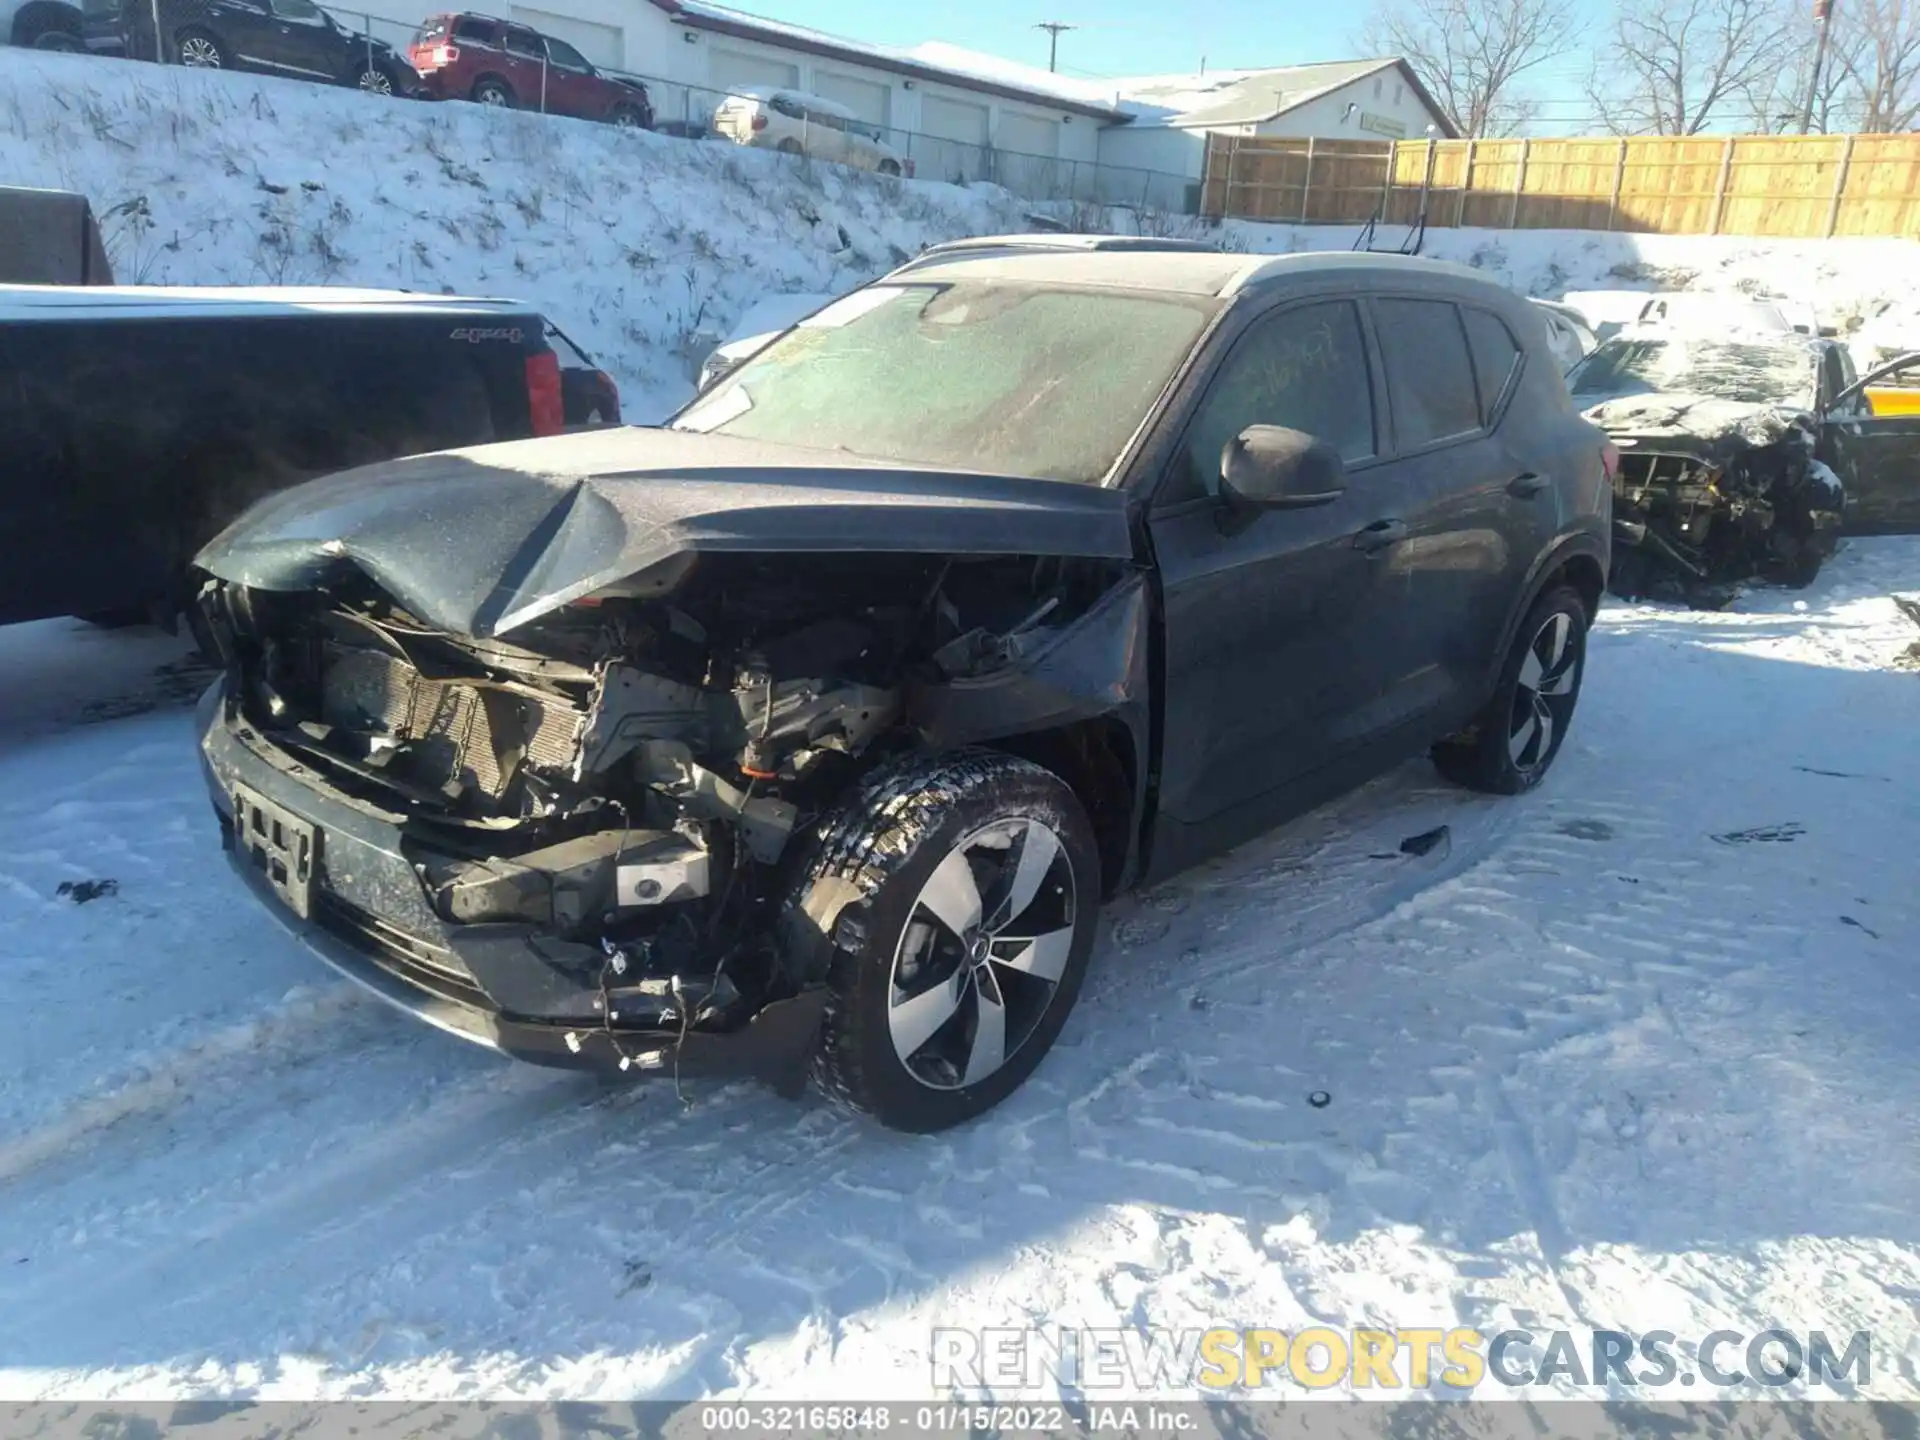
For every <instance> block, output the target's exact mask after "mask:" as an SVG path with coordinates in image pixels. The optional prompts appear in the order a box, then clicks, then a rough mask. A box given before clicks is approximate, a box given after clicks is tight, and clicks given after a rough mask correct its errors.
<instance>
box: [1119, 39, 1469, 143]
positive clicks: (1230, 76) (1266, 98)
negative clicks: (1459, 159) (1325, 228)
mask: <svg viewBox="0 0 1920 1440" xmlns="http://www.w3.org/2000/svg"><path fill="white" fill-rule="evenodd" d="M1396 68H1397V69H1398V70H1399V71H1400V79H1401V80H1402V82H1403V83H1404V84H1405V85H1406V86H1407V88H1408V89H1410V90H1412V91H1413V94H1414V97H1415V98H1416V99H1418V100H1419V101H1420V103H1421V104H1422V105H1423V106H1425V107H1426V109H1427V111H1428V113H1430V114H1431V115H1432V116H1433V120H1434V123H1435V124H1436V125H1437V126H1439V128H1440V132H1441V133H1442V134H1443V135H1446V136H1448V137H1450V138H1452V137H1453V133H1454V132H1453V127H1452V126H1451V125H1450V124H1449V123H1448V122H1447V119H1446V116H1445V115H1444V114H1443V113H1442V112H1441V109H1440V107H1439V105H1438V104H1437V103H1436V102H1435V101H1434V99H1433V96H1432V95H1431V94H1430V93H1429V92H1428V90H1427V87H1426V86H1424V85H1422V84H1421V83H1420V80H1419V77H1417V76H1416V75H1415V74H1414V73H1413V69H1412V67H1411V66H1409V65H1408V64H1407V63H1406V61H1404V60H1401V59H1397V58H1395V57H1393V56H1385V57H1377V58H1374V59H1370V60H1327V61H1322V62H1320V63H1318V64H1313V65H1283V66H1279V67H1277V68H1275V69H1271V70H1228V71H1222V72H1220V73H1219V74H1216V75H1147V76H1140V77H1137V78H1135V79H1131V80H1129V79H1120V80H1115V81H1113V82H1111V83H1112V84H1113V85H1115V86H1116V87H1118V88H1119V90H1120V92H1121V93H1122V94H1123V95H1125V97H1126V98H1127V100H1128V101H1130V102H1132V104H1131V105H1130V106H1129V108H1131V109H1134V110H1136V111H1137V112H1139V118H1140V119H1142V120H1146V121H1149V122H1152V121H1157V122H1158V123H1160V124H1163V125H1171V126H1175V127H1178V128H1180V129H1183V130H1184V129H1211V128H1213V127H1216V126H1222V125H1257V124H1259V123H1260V122H1262V121H1265V120H1274V119H1277V118H1279V117H1280V116H1282V115H1285V114H1286V113H1287V112H1288V111H1291V110H1297V109H1299V108H1300V107H1301V106H1302V105H1305V104H1308V103H1309V102H1310V101H1314V100H1318V99H1319V98H1320V97H1321V96H1323V95H1329V94H1332V93H1333V92H1334V91H1335V90H1338V89H1340V88H1341V87H1343V86H1346V85H1351V84H1352V83H1353V82H1354V81H1356V80H1364V79H1366V78H1367V77H1368V76H1370V75H1375V74H1378V73H1379V72H1380V71H1382V70H1391V69H1396Z"/></svg>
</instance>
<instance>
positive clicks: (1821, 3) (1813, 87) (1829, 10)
mask: <svg viewBox="0 0 1920 1440" xmlns="http://www.w3.org/2000/svg"><path fill="white" fill-rule="evenodd" d="M1813 18H1814V19H1815V20H1816V21H1818V22H1819V25H1820V35H1819V38H1818V39H1816V40H1815V41H1814V42H1813V75H1812V77H1811V78H1810V79H1809V80H1808V81H1807V103H1806V106H1805V107H1804V108H1803V109H1802V110H1801V111H1800V133H1801V134H1802V135H1805V134H1807V133H1808V132H1809V131H1811V130H1812V129H1813V102H1814V97H1815V96H1817V95H1818V94H1819V93H1820V67H1821V66H1822V65H1823V64H1824V63H1826V58H1827V27H1828V26H1829V25H1831V24H1832V23H1833V0H1813Z"/></svg>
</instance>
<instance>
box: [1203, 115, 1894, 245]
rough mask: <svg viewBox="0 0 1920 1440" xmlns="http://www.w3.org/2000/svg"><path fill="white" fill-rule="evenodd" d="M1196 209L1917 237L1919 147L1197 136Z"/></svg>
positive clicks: (1831, 140) (1706, 139)
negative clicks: (1203, 146)
mask: <svg viewBox="0 0 1920 1440" xmlns="http://www.w3.org/2000/svg"><path fill="white" fill-rule="evenodd" d="M1204 173H1205V181H1204V184H1203V187H1202V194H1201V211H1202V213H1203V214H1206V215H1212V216H1235V217H1238V218H1242V219H1248V220H1273V221H1282V222H1292V223H1307V224H1314V223H1319V224H1349V225H1352V224H1361V223H1364V222H1365V221H1367V220H1369V219H1371V218H1373V217H1374V216H1375V215H1379V216H1380V218H1381V220H1382V222H1383V223H1391V224H1395V225H1411V224H1413V223H1414V222H1415V221H1416V220H1417V219H1418V217H1419V215H1420V213H1421V210H1422V209H1423V207H1424V209H1425V212H1426V217H1427V224H1429V225H1448V226H1451V225H1474V226H1490V227H1494V228H1503V229H1515V228H1518V229H1533V230H1540V229H1563V230H1632V231H1651V232H1656V233H1659V234H1666V235H1790V236H1802V237H1808V236H1815V237H1824V236H1830V235H1897V236H1910V237H1920V135H1784V136H1783V135H1738V136H1721V135H1695V136H1687V137H1684V138H1671V139H1670V138H1666V137H1660V136H1634V137H1631V138H1627V139H1605V140H1439V141H1426V140H1420V141H1404V140H1401V141H1369V140H1296V139H1288V138H1281V137H1277V136H1275V137H1265V136H1238V135H1209V136H1208V137H1207V151H1206V169H1205V172H1204Z"/></svg>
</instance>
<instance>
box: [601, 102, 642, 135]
mask: <svg viewBox="0 0 1920 1440" xmlns="http://www.w3.org/2000/svg"><path fill="white" fill-rule="evenodd" d="M609 118H610V119H611V120H612V121H613V123H614V124H616V125H618V126H619V127H620V128H621V129H622V130H645V129H646V128H647V117H646V115H645V114H643V113H642V112H641V110H640V108H639V107H638V106H635V105H616V106H615V107H614V110H613V114H612V115H611V116H610V117H609Z"/></svg>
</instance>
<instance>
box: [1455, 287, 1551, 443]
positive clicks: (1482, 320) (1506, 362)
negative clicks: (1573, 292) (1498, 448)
mask: <svg viewBox="0 0 1920 1440" xmlns="http://www.w3.org/2000/svg"><path fill="white" fill-rule="evenodd" d="M1460 318H1461V319H1462V320H1463V321H1464V322H1465V323H1466V327H1467V347H1468V348H1469V349H1470V350H1471V351H1472V352H1473V378H1474V381H1475V384H1476V386H1477V388H1478V389H1479V392H1480V423H1481V424H1482V425H1484V426H1486V427H1487V428H1488V429H1489V430H1491V429H1492V428H1493V421H1494V417H1495V416H1496V415H1498V414H1499V412H1500V402H1501V400H1502V399H1504V398H1505V396H1506V393H1507V387H1508V386H1510V385H1512V384H1513V377H1514V375H1515V373H1516V372H1517V371H1518V370H1519V369H1520V342H1519V341H1517V340H1515V339H1514V338H1513V332H1512V331H1511V330H1509V329H1507V322H1506V321H1504V320H1502V319H1501V318H1500V317H1499V316H1498V315H1495V314H1494V313H1493V312H1492V311H1490V310H1476V309H1474V308H1473V307H1472V306H1471V305H1467V306H1462V307H1461V310H1460ZM1556 318H1557V317H1556Z"/></svg>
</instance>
